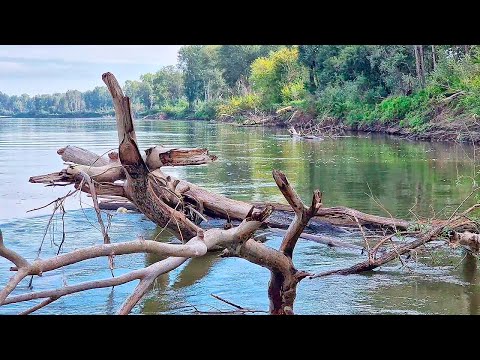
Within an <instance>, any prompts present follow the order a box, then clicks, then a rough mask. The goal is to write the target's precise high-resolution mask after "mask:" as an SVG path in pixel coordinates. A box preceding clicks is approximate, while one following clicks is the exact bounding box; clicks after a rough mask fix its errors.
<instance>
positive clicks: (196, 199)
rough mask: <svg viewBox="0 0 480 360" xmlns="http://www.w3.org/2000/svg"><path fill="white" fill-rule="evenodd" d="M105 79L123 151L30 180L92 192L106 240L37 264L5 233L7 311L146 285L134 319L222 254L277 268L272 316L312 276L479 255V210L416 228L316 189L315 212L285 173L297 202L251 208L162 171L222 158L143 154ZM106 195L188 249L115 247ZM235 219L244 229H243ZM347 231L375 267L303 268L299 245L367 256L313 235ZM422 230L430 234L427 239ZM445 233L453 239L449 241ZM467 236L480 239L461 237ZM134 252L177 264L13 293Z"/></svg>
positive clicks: (78, 153)
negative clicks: (436, 254) (450, 250)
mask: <svg viewBox="0 0 480 360" xmlns="http://www.w3.org/2000/svg"><path fill="white" fill-rule="evenodd" d="M102 79H103V81H104V82H105V83H106V85H107V87H108V90H109V91H110V94H111V95H112V99H113V103H114V107H115V114H116V123H117V133H118V139H119V147H118V152H115V151H112V152H110V153H109V154H108V155H107V156H104V155H97V154H94V153H92V152H90V151H88V150H86V149H81V148H78V147H75V146H67V147H64V148H61V149H59V150H58V151H57V152H58V154H59V155H60V156H61V157H62V159H63V160H64V161H65V162H67V163H69V164H68V165H67V167H66V168H65V169H62V170H61V171H59V172H56V173H50V174H46V175H40V176H33V177H32V178H30V182H32V183H44V184H46V185H47V186H56V185H68V184H73V185H74V186H75V188H76V191H82V192H86V193H88V194H90V195H91V196H92V198H93V201H94V207H95V210H96V212H97V218H98V221H99V223H100V225H101V228H102V233H103V235H104V236H103V237H104V243H103V244H101V245H97V246H91V247H87V248H84V249H78V250H75V251H72V252H70V253H66V254H59V255H57V256H56V257H53V258H50V259H37V260H35V261H33V262H29V261H27V260H26V259H25V258H23V257H22V256H21V255H20V254H17V253H15V252H14V251H12V250H10V249H8V248H7V247H6V246H5V244H4V239H3V237H2V234H1V232H0V256H3V257H4V258H6V259H8V260H9V261H11V262H12V263H13V264H14V265H15V266H14V267H12V268H11V270H12V271H13V272H14V275H13V276H12V277H11V278H10V280H9V281H8V283H7V285H6V286H5V287H4V288H3V289H2V290H1V291H0V305H5V304H11V303H16V302H22V301H30V300H34V299H43V301H42V302H40V303H39V304H37V305H35V306H33V307H32V308H31V309H29V310H27V311H26V312H25V313H31V312H33V311H36V310H38V309H40V308H42V307H44V306H46V305H48V304H50V303H52V302H53V301H55V300H57V299H58V298H60V297H62V296H66V295H69V294H72V293H76V292H79V291H86V290H90V289H96V288H101V287H111V286H116V285H120V284H123V283H126V282H131V281H139V283H138V285H137V286H136V288H135V290H134V291H133V293H132V294H131V295H130V296H129V297H128V298H127V299H126V300H125V302H124V303H123V305H122V306H121V308H120V309H119V310H118V313H119V314H128V313H129V312H130V311H131V310H132V308H133V307H134V306H135V305H136V304H137V303H138V302H139V301H140V300H141V298H142V297H143V296H144V295H145V293H146V292H147V291H148V289H149V288H150V287H151V285H152V284H153V282H154V281H155V279H156V278H157V277H158V276H159V275H161V274H164V273H166V272H168V271H171V270H173V269H175V268H177V267H178V266H180V265H181V264H182V263H184V262H185V261H187V260H188V259H189V258H192V257H200V256H203V255H204V254H205V253H206V252H207V251H208V250H212V249H218V248H222V249H224V250H223V252H222V256H224V257H240V258H243V259H245V260H248V261H250V262H252V263H254V264H257V265H260V266H262V267H265V268H267V269H269V270H270V273H271V277H270V282H269V287H268V297H269V299H270V313H271V314H293V313H294V310H293V309H294V302H295V297H296V289H297V286H298V284H299V282H300V281H302V280H303V279H306V278H310V279H313V278H320V277H324V276H327V275H334V274H338V275H347V274H351V273H358V272H363V271H369V270H373V269H375V268H376V267H378V266H381V265H383V264H385V263H387V262H390V261H392V260H395V259H399V260H400V261H403V260H402V255H404V254H407V253H408V252H410V251H413V250H415V249H417V248H419V247H421V246H423V245H425V244H426V243H428V242H430V241H432V240H433V239H438V238H440V237H442V236H443V237H445V238H448V241H450V243H451V244H452V245H453V246H458V245H461V246H465V247H467V248H468V249H469V251H472V252H478V248H479V246H478V244H479V241H478V238H479V237H478V235H477V234H476V233H474V232H475V231H477V230H476V223H475V222H474V221H472V220H470V219H469V218H468V216H467V215H468V214H469V213H470V212H471V211H474V210H475V209H477V207H478V206H474V207H472V208H470V209H468V210H467V211H466V212H464V213H462V214H460V215H456V214H452V216H451V217H450V218H449V219H447V220H433V221H432V220H430V221H427V220H425V221H423V222H422V221H420V222H419V221H417V222H411V221H406V220H402V219H395V218H393V217H391V216H390V217H381V216H376V215H370V214H365V213H363V212H360V211H358V210H355V209H350V208H345V207H330V208H328V207H323V206H322V194H321V193H320V191H319V190H315V191H314V192H313V196H312V200H311V203H310V206H306V205H305V204H304V203H303V201H302V200H301V198H300V197H299V196H298V194H297V193H296V192H295V190H294V188H293V187H292V186H291V184H290V183H289V182H288V179H287V177H286V176H285V175H284V174H283V173H282V172H281V171H278V170H273V172H272V174H273V179H274V181H275V183H276V185H277V187H278V188H279V190H280V192H281V193H282V194H283V196H284V198H285V200H286V202H287V203H288V205H283V204H274V203H255V204H251V203H247V202H243V201H238V200H233V199H229V198H227V197H224V196H222V195H219V194H215V193H212V192H209V191H208V190H206V189H203V188H201V187H199V186H196V185H195V184H192V183H189V182H187V181H184V180H181V179H176V178H174V177H172V176H169V175H167V174H165V173H164V172H163V171H162V170H161V168H162V167H163V166H185V165H203V164H208V163H210V162H212V161H215V160H216V156H214V155H210V154H209V153H208V150H207V149H183V148H167V147H164V146H155V147H152V148H149V149H146V150H145V152H144V154H142V153H141V152H140V150H139V147H138V144H137V137H136V133H135V129H134V123H133V118H132V114H131V108H130V100H129V98H128V97H126V96H124V95H123V92H122V89H121V87H120V86H119V84H118V82H117V81H116V79H115V77H114V76H113V75H112V74H111V73H105V74H103V76H102ZM98 197H103V198H105V199H107V201H112V199H113V201H114V202H115V201H116V202H122V203H123V204H130V205H131V207H132V208H134V209H136V210H138V211H140V212H141V213H143V214H144V215H145V216H146V217H148V218H149V219H150V220H151V221H153V222H154V223H156V224H157V225H158V226H160V227H162V228H165V229H168V231H170V232H171V233H172V234H174V235H175V236H176V237H177V238H178V239H180V240H181V244H163V243H158V242H156V241H152V240H144V239H137V240H132V241H130V242H125V243H111V241H110V238H109V236H108V234H107V232H106V230H105V227H104V226H103V222H102V217H101V214H100V205H99V203H98ZM206 216H211V217H216V218H222V219H226V220H227V223H226V224H225V226H224V228H223V229H217V228H211V229H208V230H207V229H202V228H201V227H200V224H201V223H202V221H203V220H204V219H205V217H206ZM234 221H236V222H237V223H238V222H240V223H238V225H236V226H234V225H233V222H234ZM339 226H341V227H350V228H351V229H358V230H359V234H362V237H363V238H364V246H363V247H360V249H361V250H362V251H365V252H366V253H367V260H366V261H365V262H361V263H359V264H357V265H355V266H353V267H350V268H348V269H339V270H335V271H330V272H328V273H322V274H317V275H314V274H311V273H309V272H307V271H303V270H298V269H296V267H295V265H294V263H293V253H294V249H295V246H296V244H297V242H298V240H299V239H308V240H311V241H317V242H319V243H323V244H327V245H329V246H343V247H351V248H356V249H359V247H358V245H357V246H355V245H353V244H350V246H348V245H347V244H345V243H343V242H342V241H339V240H335V239H326V238H322V236H320V235H318V234H311V232H312V231H313V232H316V233H318V232H321V230H322V229H329V230H333V231H338V232H341V230H340V228H339ZM422 226H423V227H424V228H425V227H427V228H428V227H430V228H429V230H427V231H423V232H422V231H420V228H421V227H422ZM262 227H271V228H282V229H286V230H285V231H282V233H283V239H282V243H281V245H280V247H279V249H278V250H276V249H273V248H271V247H268V246H267V245H265V244H263V243H261V242H259V241H256V240H255V239H254V238H253V237H254V234H255V232H256V231H257V230H258V229H260V228H262ZM364 228H370V229H374V230H377V231H378V230H382V231H383V233H384V236H383V237H381V238H380V239H378V237H377V238H376V240H375V241H374V243H372V240H371V239H369V238H368V236H367V235H366V233H365V229H364ZM446 229H448V236H445V234H444V232H445V230H446ZM465 230H470V231H474V232H473V233H469V232H465V233H461V232H460V231H465ZM306 231H310V233H308V232H306ZM401 236H414V237H416V239H415V240H411V241H407V242H406V241H403V240H399V238H400V237H401ZM388 247H390V248H388ZM132 253H155V254H158V255H162V256H168V257H167V258H166V259H163V260H160V261H157V262H155V263H153V264H152V265H150V266H148V267H146V268H143V269H138V270H134V271H132V272H130V273H128V274H124V275H122V276H118V277H112V278H109V279H100V280H96V281H90V282H85V283H80V284H76V285H71V286H65V287H62V288H59V289H53V290H47V291H39V292H30V293H26V294H22V295H15V296H11V293H12V291H13V290H14V289H15V287H16V286H17V285H18V284H19V283H20V282H21V281H22V280H23V279H25V278H26V277H27V276H40V275H41V274H42V273H44V272H47V271H52V270H55V269H58V268H61V267H63V266H67V265H70V264H73V263H77V262H81V261H84V260H86V259H91V258H94V257H100V256H108V257H109V258H110V260H111V261H110V266H111V268H113V266H114V265H113V257H114V256H115V255H120V254H132Z"/></svg>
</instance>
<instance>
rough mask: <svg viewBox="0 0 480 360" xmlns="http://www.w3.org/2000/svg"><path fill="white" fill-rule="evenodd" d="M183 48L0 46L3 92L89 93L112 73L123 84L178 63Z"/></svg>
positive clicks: (0, 78)
mask: <svg viewBox="0 0 480 360" xmlns="http://www.w3.org/2000/svg"><path fill="white" fill-rule="evenodd" d="M179 48H180V45H0V91H1V92H3V93H5V94H8V95H20V94H25V93H26V94H29V95H36V94H50V93H54V92H65V91H67V90H69V89H76V90H80V91H85V90H89V89H93V88H94V87H95V86H102V85H104V84H103V82H102V79H101V76H102V74H103V73H104V72H107V71H110V72H112V73H113V74H114V75H115V76H116V77H117V79H118V81H119V82H120V84H121V85H123V84H124V82H125V80H138V78H139V77H140V75H142V74H145V73H147V72H153V71H156V70H158V69H159V68H160V67H162V66H165V65H174V64H176V62H177V51H178V49H179Z"/></svg>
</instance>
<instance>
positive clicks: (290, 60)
mask: <svg viewBox="0 0 480 360" xmlns="http://www.w3.org/2000/svg"><path fill="white" fill-rule="evenodd" d="M305 75H306V72H305V67H304V66H303V65H302V64H300V63H299V61H298V49H297V48H296V47H292V48H283V49H281V50H278V51H275V52H273V53H271V54H270V55H269V56H268V57H261V58H258V59H256V60H255V61H254V62H253V63H252V68H251V76H250V81H251V83H252V85H253V89H254V90H255V91H256V92H258V93H259V94H260V95H261V97H262V99H263V102H264V104H267V105H268V104H279V103H282V102H285V101H290V100H295V98H292V94H295V95H294V97H296V98H297V99H298V98H301V97H303V94H302V92H301V89H303V83H304V81H305V78H306V77H305Z"/></svg>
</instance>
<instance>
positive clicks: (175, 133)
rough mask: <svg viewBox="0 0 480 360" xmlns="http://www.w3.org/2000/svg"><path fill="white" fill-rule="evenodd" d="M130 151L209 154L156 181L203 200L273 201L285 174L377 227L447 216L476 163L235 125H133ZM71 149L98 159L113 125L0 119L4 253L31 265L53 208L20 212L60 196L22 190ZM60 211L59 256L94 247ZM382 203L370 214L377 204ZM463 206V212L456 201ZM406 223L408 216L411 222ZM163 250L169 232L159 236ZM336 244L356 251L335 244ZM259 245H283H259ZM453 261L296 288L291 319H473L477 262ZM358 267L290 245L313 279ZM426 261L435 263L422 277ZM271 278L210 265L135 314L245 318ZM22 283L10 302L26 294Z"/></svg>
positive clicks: (232, 263)
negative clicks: (381, 222) (276, 178)
mask: <svg viewBox="0 0 480 360" xmlns="http://www.w3.org/2000/svg"><path fill="white" fill-rule="evenodd" d="M136 132H137V137H138V141H139V143H140V147H141V148H147V147H149V146H152V145H156V144H163V145H167V146H170V145H171V146H183V147H206V148H208V149H209V150H210V151H211V153H212V154H215V155H217V156H218V157H219V159H218V161H217V162H215V163H213V164H209V165H208V166H199V167H181V168H166V172H169V173H171V174H172V175H175V176H177V177H181V178H184V179H186V180H188V181H191V182H194V183H196V184H198V185H200V186H203V187H205V188H207V189H209V190H211V191H215V192H218V193H221V194H224V195H226V196H229V197H232V198H235V199H241V200H250V201H262V200H271V201H283V198H282V196H281V194H280V192H279V191H278V189H277V188H276V186H275V184H274V182H273V179H272V177H271V171H272V169H280V170H283V171H284V172H285V173H286V175H287V176H288V178H289V180H290V182H291V183H292V184H293V185H294V186H295V188H296V190H297V191H298V192H299V194H300V195H301V196H302V197H303V198H304V199H305V200H309V198H310V196H311V193H312V191H313V190H314V189H316V188H319V189H320V190H321V191H323V199H324V200H323V202H324V204H325V206H334V205H344V206H349V207H354V208H357V209H359V210H362V211H366V212H369V213H373V214H379V215H383V216H388V214H387V213H386V211H385V210H383V209H382V206H383V207H384V208H385V209H386V210H388V212H390V213H391V214H393V215H394V216H398V217H408V218H410V217H412V216H415V215H416V216H434V215H435V216H442V215H443V216H445V215H446V214H449V212H451V211H452V209H454V208H455V207H457V206H458V204H459V203H460V202H461V201H462V200H463V199H464V198H465V197H466V196H467V195H468V194H469V193H470V191H471V190H472V179H471V178H472V177H473V176H474V175H475V172H476V167H475V166H474V163H475V162H474V161H473V160H474V158H475V154H474V152H473V149H472V148H470V147H468V146H466V145H457V144H442V143H427V142H410V141H405V140H401V139H395V138H389V137H385V136H374V137H372V136H365V135H364V136H360V137H350V138H342V139H337V140H329V139H327V140H325V141H320V142H318V141H296V140H293V139H291V138H290V137H289V136H288V134H287V133H286V131H283V130H280V129H264V128H240V127H234V126H230V125H221V124H214V123H209V122H184V121H147V120H139V121H137V122H136ZM67 144H74V145H77V146H80V147H84V148H86V149H89V150H92V151H94V152H97V153H104V152H108V151H109V150H111V149H115V148H116V147H117V135H116V130H115V122H114V120H112V119H3V118H2V119H0V228H1V229H2V231H3V234H4V238H5V243H6V245H7V246H9V247H11V248H12V249H14V250H16V251H18V252H20V253H21V254H22V255H24V256H25V257H27V258H28V259H34V258H36V256H37V251H38V248H39V246H40V244H41V241H42V238H43V236H44V232H45V226H46V224H47V222H48V220H49V217H50V216H49V214H50V213H51V206H50V207H48V208H45V209H42V210H39V211H35V212H30V213H27V212H26V211H27V210H29V209H32V208H37V207H40V206H42V205H45V204H47V203H49V202H50V201H52V200H54V199H55V198H57V197H59V196H62V195H64V194H65V193H66V192H67V191H68V188H63V187H56V188H52V187H44V186H43V185H40V184H30V183H28V178H29V177H30V176H32V175H39V174H45V173H49V172H54V171H58V170H60V169H61V168H62V166H63V164H62V161H61V159H60V157H59V156H58V155H57V154H56V150H57V149H58V148H60V147H63V146H65V145H67ZM82 202H83V208H81V206H80V202H79V199H78V198H75V199H70V200H69V201H67V213H66V215H65V228H66V241H65V244H64V248H63V251H62V252H65V251H68V250H72V249H75V248H79V247H84V246H87V245H93V244H98V243H101V242H102V235H101V233H100V232H99V231H98V229H96V228H94V226H96V227H97V228H98V226H97V224H96V220H95V214H94V212H93V211H92V210H91V208H90V206H89V204H90V202H89V199H88V198H87V197H86V196H85V195H83V196H82ZM379 204H381V206H379ZM466 205H468V204H466ZM412 213H413V214H415V215H413V214H412ZM53 225H54V226H53V229H50V230H49V231H48V232H47V234H46V236H45V241H44V244H43V246H42V250H41V257H48V256H53V255H55V254H56V252H57V250H58V244H59V242H60V240H61V228H62V222H61V218H60V217H54V218H53ZM157 231H158V230H157V229H155V226H154V225H153V224H152V223H151V222H150V221H148V220H147V219H145V217H144V216H143V215H141V214H115V215H114V216H113V219H112V225H111V230H110V233H111V237H112V239H113V241H128V240H131V239H133V238H134V237H135V236H137V235H142V236H144V237H146V238H152V237H153V236H155V235H156V232H157ZM159 239H160V240H161V241H169V240H171V237H170V236H169V235H168V234H165V233H164V234H161V235H160V236H159ZM342 240H344V241H352V242H356V243H359V244H361V239H358V238H356V237H351V236H348V235H346V236H345V238H344V239H342ZM267 244H268V246H272V247H278V246H279V244H280V239H279V238H278V237H276V236H274V235H269V241H268V243H267ZM462 258H463V254H461V253H460V252H459V251H457V252H453V251H447V252H442V253H441V254H438V255H428V256H426V257H425V259H420V260H419V261H418V262H417V263H412V264H410V266H409V268H407V269H405V268H402V267H401V265H400V264H397V263H393V264H391V265H388V266H385V267H383V268H382V269H380V270H378V271H375V272H373V273H371V274H363V275H352V276H348V277H341V276H333V277H329V278H325V279H316V280H305V281H303V282H302V283H301V284H300V286H299V289H298V295H297V301H296V304H295V310H296V312H297V313H299V314H357V313H362V314H363V313H422V314H431V313H440V314H447V313H448V314H450V313H452V314H470V313H472V314H476V313H478V312H479V310H480V288H479V279H480V277H479V275H478V273H477V269H476V266H475V265H476V261H477V260H476V259H472V258H469V257H466V258H464V260H463V261H462V262H460V261H461V260H462ZM363 259H364V255H361V254H360V253H358V252H357V251H353V250H342V249H331V248H328V247H325V246H322V245H319V244H316V243H311V242H307V241H300V242H299V244H298V245H297V248H296V250H295V263H296V265H297V268H300V269H304V270H308V271H311V272H320V271H325V270H329V269H335V268H338V267H344V266H348V265H349V264H353V263H355V262H358V261H361V260H363ZM156 260H157V258H156V257H154V256H146V255H142V254H140V255H134V256H132V255H128V256H119V257H116V269H115V274H116V275H120V274H122V273H125V272H127V271H128V270H131V269H137V268H140V267H143V266H145V265H148V264H150V263H152V262H154V261H156ZM432 261H434V262H435V264H436V265H437V266H435V267H432V266H431V262H432ZM9 267H10V264H9V263H8V262H7V261H6V260H4V259H0V285H4V284H5V283H6V281H7V280H8V277H9V276H11V273H10V272H9V271H8V268H9ZM108 276H110V272H109V270H108V267H107V261H106V259H95V260H89V261H86V262H83V263H81V264H77V265H73V266H70V267H67V268H65V269H60V270H58V271H53V272H51V273H47V274H45V275H44V276H43V277H41V278H35V279H34V281H33V286H34V290H36V291H37V290H43V289H47V288H51V287H52V286H62V284H65V283H66V284H75V283H78V282H80V281H86V280H92V279H97V278H99V277H108ZM268 279H269V272H268V271H267V270H265V269H263V268H261V267H258V266H256V265H253V264H250V263H248V262H247V261H245V260H242V259H233V258H228V259H221V258H219V257H218V254H208V255H207V256H205V257H202V258H201V259H193V260H190V261H189V262H187V263H185V264H184V265H182V266H181V267H179V268H178V269H176V270H174V271H172V272H171V273H169V274H165V275H163V276H161V277H160V278H159V279H158V280H157V282H156V284H155V287H154V288H153V289H152V290H151V291H150V292H149V294H148V295H147V296H146V298H145V299H144V300H143V301H142V302H141V304H140V305H138V306H137V307H136V308H135V309H134V312H135V313H143V314H159V313H180V314H184V313H189V312H191V311H192V309H193V307H191V306H192V305H193V306H195V307H196V308H198V309H199V310H204V311H207V310H213V309H214V307H215V308H219V309H223V310H227V309H229V307H228V305H225V304H223V303H221V302H219V301H218V300H215V299H213V298H212V297H211V296H210V294H211V293H214V294H218V295H220V296H222V297H224V298H226V299H229V300H231V301H233V302H235V303H238V304H240V305H242V306H244V307H249V308H254V309H259V310H267V309H268V298H267V295H266V289H267V284H268ZM27 284H28V281H24V282H23V283H22V284H21V286H19V288H18V289H17V290H16V293H22V292H25V291H29V290H28V289H27ZM134 286H135V284H134V283H132V284H125V285H122V286H118V287H115V288H114V289H100V290H92V291H89V292H85V293H83V294H76V295H71V296H67V297H65V298H62V299H60V300H57V301H56V302H54V303H53V304H51V305H49V306H48V307H46V308H44V309H42V310H40V311H38V313H39V314H41V313H44V314H45V313H53V314H58V313H62V314H105V313H107V314H111V313H115V311H116V310H117V309H118V307H119V306H120V304H121V303H122V302H123V300H124V299H125V298H126V297H127V296H128V295H129V293H130V292H131V291H132V290H133V288H134ZM32 305H33V302H31V303H28V304H27V303H26V304H17V305H9V306H5V307H2V308H0V313H16V312H19V311H21V310H24V309H26V308H27V307H28V306H32Z"/></svg>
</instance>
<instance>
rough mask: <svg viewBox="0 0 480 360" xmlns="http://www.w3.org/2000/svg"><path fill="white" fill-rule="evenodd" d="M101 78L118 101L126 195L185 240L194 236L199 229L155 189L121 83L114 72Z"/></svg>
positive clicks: (116, 108)
mask: <svg viewBox="0 0 480 360" xmlns="http://www.w3.org/2000/svg"><path fill="white" fill-rule="evenodd" d="M102 79H103V81H104V82H105V84H106V85H107V88H108V90H109V91H110V94H111V95H112V98H113V102H114V104H115V114H116V119H117V131H118V138H119V141H120V146H119V149H118V153H119V158H120V162H121V164H122V167H123V169H124V171H125V175H126V181H125V183H124V190H125V196H126V197H127V198H128V199H129V200H130V201H131V202H132V203H133V204H134V205H135V206H136V207H137V208H138V209H139V210H140V211H141V212H142V213H143V214H144V215H145V216H146V217H148V218H149V219H150V220H152V221H153V222H155V223H156V224H157V225H159V226H161V227H167V228H168V229H169V230H170V231H172V232H173V233H174V234H176V235H177V237H179V238H180V239H182V240H184V241H186V240H189V239H191V238H193V237H194V236H196V234H197V232H198V231H199V230H200V228H199V227H198V226H196V225H195V224H194V223H193V222H191V221H190V220H189V219H187V217H186V216H185V214H183V213H181V212H179V211H177V210H175V209H174V208H172V207H170V206H169V205H167V204H166V203H165V202H164V201H162V199H160V198H159V196H158V195H157V194H156V193H155V191H154V187H155V186H157V184H156V182H155V179H154V177H153V176H152V175H150V170H149V169H148V167H147V165H146V164H145V162H144V160H143V158H142V156H141V154H140V150H139V149H138V146H137V142H136V135H135V129H134V127H133V119H132V114H131V112H130V100H129V98H128V97H126V96H124V95H123V91H122V89H121V87H120V85H119V84H118V82H117V80H116V79H115V77H114V76H113V75H112V74H111V73H105V74H103V75H102ZM120 139H121V140H120Z"/></svg>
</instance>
